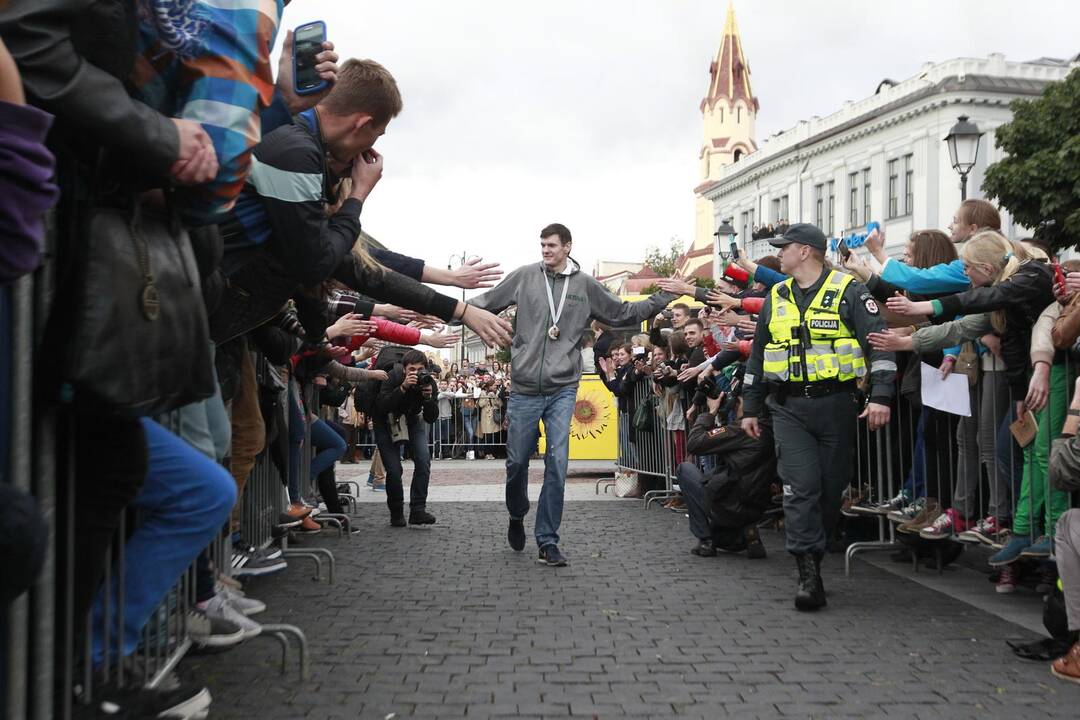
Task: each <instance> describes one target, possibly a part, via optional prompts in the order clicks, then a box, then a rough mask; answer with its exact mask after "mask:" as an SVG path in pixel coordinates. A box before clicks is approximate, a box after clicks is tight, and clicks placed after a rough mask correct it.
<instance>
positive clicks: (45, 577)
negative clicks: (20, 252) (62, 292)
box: [0, 234, 72, 720]
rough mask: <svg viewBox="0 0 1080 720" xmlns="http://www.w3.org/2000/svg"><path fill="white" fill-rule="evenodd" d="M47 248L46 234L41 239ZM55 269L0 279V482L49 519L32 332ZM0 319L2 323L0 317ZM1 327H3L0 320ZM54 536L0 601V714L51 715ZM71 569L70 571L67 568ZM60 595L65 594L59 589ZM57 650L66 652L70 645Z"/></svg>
mask: <svg viewBox="0 0 1080 720" xmlns="http://www.w3.org/2000/svg"><path fill="white" fill-rule="evenodd" d="M47 243H48V245H47V250H48V251H50V252H51V248H52V237H51V234H50V237H49V238H48V239H47ZM53 282H54V276H53V272H52V267H51V265H50V264H46V266H45V267H43V268H42V269H41V270H39V271H38V272H37V273H35V274H34V275H27V276H24V277H22V278H20V279H19V280H17V281H15V282H14V283H13V284H12V285H10V286H8V287H0V293H2V294H3V298H0V304H2V305H3V308H4V309H5V310H6V314H7V321H8V325H9V327H8V329H10V338H11V343H10V346H9V347H10V353H11V358H10V362H11V376H10V385H9V386H8V388H9V391H10V392H9V395H8V397H0V403H5V404H7V406H8V407H7V410H8V423H9V426H8V427H3V428H0V432H5V433H8V440H9V449H8V453H9V454H8V467H7V468H2V470H3V471H4V472H3V476H2V480H0V481H2V482H6V483H8V484H10V485H12V486H13V487H14V488H16V489H18V490H22V491H24V492H27V493H30V494H31V495H33V496H34V498H35V499H36V501H37V503H38V507H39V509H40V510H41V512H42V513H43V515H44V517H45V519H46V520H47V521H48V523H49V525H50V527H52V526H53V525H54V523H55V517H56V512H57V510H56V505H57V493H56V453H55V444H56V431H55V427H54V417H55V414H54V412H53V409H52V408H51V407H48V406H45V405H41V404H38V403H35V402H34V398H33V396H32V388H33V387H34V368H35V353H34V348H35V347H36V345H37V339H38V338H40V336H41V333H42V331H43V327H44V318H45V317H46V315H47V309H48V306H49V303H50V301H51V296H52V290H53ZM0 326H2V323H0ZM0 331H2V327H0ZM56 557H57V556H56V536H55V533H50V534H49V539H48V546H47V548H46V553H45V563H44V566H43V568H42V571H41V574H40V576H39V577H38V579H37V581H36V582H35V583H34V584H33V586H32V587H31V588H30V590H29V591H28V592H26V593H23V594H22V595H21V596H19V597H17V598H16V599H15V600H13V601H12V602H11V603H10V604H8V605H6V606H4V605H0V669H2V670H0V714H3V715H4V716H5V717H9V718H32V719H33V720H38V719H43V718H50V717H52V703H53V681H54V670H53V668H54V658H53V652H54V648H56V645H57V642H58V639H57V638H56V636H55V630H54V627H55V625H54V612H55V608H56V603H57V583H56V579H57V578H59V577H62V576H64V575H65V573H64V569H58V568H57V565H56ZM67 576H68V577H70V572H68V573H67ZM59 597H60V598H61V602H65V603H69V602H70V599H69V596H68V595H67V594H65V593H61V594H60V596H59ZM60 642H61V648H62V650H61V651H62V652H63V653H64V654H65V656H66V657H70V656H71V654H72V651H71V649H70V648H64V647H63V643H62V639H60Z"/></svg>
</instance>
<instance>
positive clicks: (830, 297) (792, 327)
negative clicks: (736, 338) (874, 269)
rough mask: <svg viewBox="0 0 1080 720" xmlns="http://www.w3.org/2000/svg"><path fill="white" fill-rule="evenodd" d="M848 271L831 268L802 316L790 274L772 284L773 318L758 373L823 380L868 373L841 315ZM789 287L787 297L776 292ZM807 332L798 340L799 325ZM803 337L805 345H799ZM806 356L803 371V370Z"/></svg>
mask: <svg viewBox="0 0 1080 720" xmlns="http://www.w3.org/2000/svg"><path fill="white" fill-rule="evenodd" d="M851 281H852V277H851V276H850V275H845V274H844V273H840V272H837V271H835V270H830V271H829V276H828V277H827V278H826V279H825V282H824V283H823V284H822V286H821V289H820V290H818V293H817V296H816V297H814V301H813V302H811V303H810V306H809V307H807V308H806V313H805V317H804V316H803V314H802V313H800V312H799V308H798V306H797V305H796V304H795V303H794V302H793V301H792V300H790V299H788V298H791V297H792V289H793V283H794V278H788V279H787V280H786V281H784V282H782V283H777V284H776V285H773V288H772V295H771V297H772V316H771V317H770V318H769V335H770V336H771V337H770V338H769V342H768V344H766V345H765V356H764V362H763V364H762V373H763V374H764V376H765V379H767V380H773V381H777V382H785V381H791V382H818V381H821V380H837V381H845V380H854V379H855V378H860V377H863V376H864V375H866V359H865V358H864V357H863V351H862V347H860V345H859V341H858V340H857V339H856V338H855V334H854V333H853V332H852V331H851V329H850V328H848V326H847V325H845V324H844V321H843V320H841V319H840V299H841V298H842V297H843V295H844V290H845V289H846V288H847V286H848V283H850V282H851ZM785 287H786V288H787V293H785V294H786V296H787V297H783V296H782V295H781V294H780V289H781V288H785ZM804 323H805V326H806V329H807V331H808V332H807V333H806V334H804V338H800V332H799V330H800V328H801V327H802V326H803V325H804ZM805 335H808V336H809V343H808V344H807V345H806V347H805V348H804V347H803V339H805ZM804 356H805V362H806V373H805V375H804V373H803V358H804Z"/></svg>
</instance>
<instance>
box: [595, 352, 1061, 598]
mask: <svg viewBox="0 0 1080 720" xmlns="http://www.w3.org/2000/svg"><path fill="white" fill-rule="evenodd" d="M912 361H913V362H918V359H917V358H915V359H914V360H912ZM994 362H996V363H997V366H996V367H997V368H1001V367H1002V366H1001V365H1000V361H994ZM1059 366H1060V367H1059V368H1058V369H1056V370H1055V372H1058V371H1060V372H1061V373H1062V374H1063V376H1064V377H1065V378H1066V381H1065V382H1063V383H1061V384H1062V385H1063V386H1064V387H1065V388H1067V389H1068V392H1067V393H1062V392H1057V393H1055V396H1054V397H1051V399H1050V403H1051V405H1053V408H1052V410H1051V412H1052V414H1053V419H1052V421H1051V423H1052V424H1053V425H1054V428H1056V430H1052V431H1050V432H1042V433H1039V434H1038V436H1037V437H1036V439H1035V440H1034V441H1033V442H1034V443H1036V444H1035V445H1033V446H1032V447H1033V449H1034V451H1035V452H1033V453H1031V454H1030V455H1029V457H1028V459H1027V460H1026V461H1025V460H1024V452H1023V450H1022V449H1021V448H1020V446H1019V445H1018V444H1017V443H1016V442H1015V441H1014V440H1013V436H1012V435H1011V434H1010V433H1009V432H1008V426H1009V424H1010V423H1011V422H1012V421H1013V420H1015V409H1014V408H1015V405H1016V403H1017V401H1019V400H1023V399H1024V398H1022V397H1015V396H1014V395H1013V394H1012V393H1010V391H1009V389H1008V387H1006V386H1004V385H1003V384H1002V383H1000V382H996V380H997V379H998V378H997V377H996V375H995V373H999V372H1000V369H992V370H988V371H987V372H985V373H983V377H984V378H986V379H987V381H986V382H973V383H972V384H971V387H970V408H971V415H970V416H961V415H956V414H952V413H948V412H944V411H941V410H936V409H934V408H931V407H928V406H924V405H923V404H922V402H921V400H920V399H919V397H918V394H917V393H916V394H915V395H912V394H910V393H905V392H903V391H902V390H901V389H900V387H899V385H900V382H901V380H900V379H899V378H898V380H897V383H898V393H897V400H896V402H895V406H894V409H893V414H892V421H891V422H890V423H889V424H888V425H887V426H886V427H885V428H883V429H880V430H877V431H873V432H871V431H870V430H869V429H868V427H867V424H866V421H865V420H864V421H860V422H859V424H858V426H857V431H856V435H857V437H856V438H855V442H854V451H853V458H854V466H853V468H852V473H851V478H850V487H849V488H848V491H847V492H846V494H845V500H844V503H845V504H844V509H843V512H842V519H841V521H840V524H839V525H838V526H837V528H835V529H834V530H835V536H834V541H835V543H834V546H838V547H841V548H843V549H844V551H845V555H844V557H845V563H844V565H845V571H846V572H847V573H849V574H850V572H851V561H852V559H853V558H854V557H855V556H856V555H857V554H859V553H862V552H868V551H880V550H889V551H900V554H899V555H898V557H902V558H903V559H905V560H910V562H911V563H912V565H913V567H914V568H915V569H918V568H919V567H920V564H921V563H922V562H924V561H928V560H929V561H931V564H933V565H935V566H936V567H937V569H938V570H939V571H941V570H942V569H943V567H944V566H945V565H947V564H948V563H949V562H952V561H953V560H954V559H955V558H956V557H957V556H958V555H959V554H960V552H962V551H963V550H964V549H965V548H973V547H975V546H982V547H988V548H989V550H991V551H992V550H1000V549H1001V547H1002V546H1003V545H1004V544H1005V543H1007V542H1008V540H1009V538H1010V534H1009V532H1008V531H1004V532H1000V533H995V535H994V536H993V537H990V536H989V535H986V534H984V535H982V536H979V535H978V534H977V533H975V532H973V529H974V526H975V524H976V521H977V520H979V519H984V520H985V519H988V518H990V517H993V518H995V519H996V520H997V522H998V525H999V526H1000V527H1004V528H1007V527H1009V526H1010V523H1011V521H1012V520H1013V518H1014V517H1015V515H1016V514H1017V513H1019V512H1027V513H1030V514H1031V515H1032V522H1031V523H1030V526H1029V529H1028V531H1027V539H1028V540H1029V541H1030V543H1031V544H1032V545H1033V546H1034V545H1037V544H1038V543H1039V542H1040V541H1044V542H1046V543H1048V545H1049V552H1047V553H1046V554H1038V555H1036V554H1034V553H1032V554H1030V555H1025V556H1023V557H1024V559H1025V560H1030V561H1031V563H1029V564H1026V565H1024V566H1022V568H1021V569H1022V570H1023V571H1024V572H1028V571H1031V572H1033V573H1035V572H1038V571H1039V568H1038V567H1037V566H1038V565H1039V564H1041V563H1046V562H1050V561H1052V560H1053V558H1054V549H1055V534H1054V527H1053V524H1054V522H1055V521H1056V519H1057V518H1058V517H1059V516H1060V514H1061V511H1062V509H1063V508H1076V507H1080V498H1078V495H1080V493H1072V495H1071V496H1070V495H1068V494H1067V493H1063V492H1062V491H1061V490H1059V489H1057V488H1055V487H1054V486H1053V485H1052V482H1051V477H1050V473H1048V472H1046V471H1045V463H1046V461H1047V459H1048V458H1049V457H1050V454H1051V449H1052V442H1053V440H1054V438H1055V437H1056V435H1055V432H1056V431H1057V430H1060V427H1061V423H1062V422H1063V419H1064V414H1065V406H1066V405H1068V404H1069V400H1070V398H1072V397H1073V390H1072V388H1073V387H1074V384H1076V382H1077V379H1078V373H1080V365H1078V363H1077V362H1076V360H1075V359H1074V358H1073V353H1072V352H1070V353H1067V354H1066V355H1065V357H1064V358H1063V359H1062V361H1061V363H1059ZM988 367H989V366H988ZM935 372H936V370H935ZM1078 387H1080V386H1078ZM1078 396H1080V393H1078ZM642 404H646V405H648V406H650V407H652V408H653V412H655V417H654V418H653V421H652V422H650V423H648V429H641V428H637V427H635V425H637V424H640V419H639V416H634V415H631V414H630V413H629V412H627V411H620V412H619V414H618V424H619V444H618V459H617V460H616V465H617V467H618V468H619V469H620V470H622V471H625V472H632V473H637V474H638V475H639V476H640V477H642V478H645V479H653V485H656V486H657V487H654V489H652V490H648V491H646V492H644V495H643V499H644V502H645V506H646V507H648V506H649V505H650V504H651V503H652V502H653V501H655V500H660V499H666V498H669V497H671V496H673V495H678V494H679V489H678V485H677V478H676V465H677V463H676V462H675V455H676V452H677V450H676V448H677V446H678V442H679V438H678V435H679V433H681V432H682V431H681V430H669V429H667V426H666V425H665V417H666V416H665V410H664V409H663V405H662V403H659V402H657V395H656V393H655V391H654V385H653V383H652V382H651V381H647V380H643V381H640V382H637V383H636V385H635V386H634V389H633V401H632V402H631V403H630V406H631V407H634V408H637V407H640V406H641V405H642ZM987 408H989V409H991V410H990V411H988V412H986V413H984V415H983V418H982V420H985V419H986V418H998V417H1001V416H999V415H997V411H1000V412H1002V413H1003V417H1004V420H998V421H997V422H996V423H995V424H994V426H993V427H991V428H981V429H980V428H977V427H975V426H976V425H977V423H978V422H980V417H979V411H980V409H984V410H985V409H987ZM822 422H828V418H822ZM720 424H723V423H720ZM984 424H987V423H985V422H984ZM735 431H736V432H741V431H740V430H738V429H736V430H735ZM687 460H688V461H690V462H696V463H700V462H701V458H694V457H689V458H687ZM1036 463H1040V464H1042V466H1043V469H1042V470H1041V472H1037V469H1036V467H1035V464H1036ZM1024 472H1027V473H1029V474H1030V475H1032V476H1033V477H1034V476H1035V475H1036V474H1038V475H1041V477H1038V478H1037V483H1038V485H1037V486H1036V487H1034V488H1033V489H1032V490H1031V495H1032V497H1030V498H1025V497H1021V491H1020V488H1021V478H1022V474H1023V473H1024ZM775 484H776V485H777V486H778V487H779V486H782V484H783V481H782V478H780V477H777V478H776V480H775ZM900 496H904V497H905V502H906V504H907V506H908V507H912V506H918V509H920V511H921V508H922V507H923V506H926V505H929V506H930V508H928V509H927V511H926V512H925V513H924V515H923V516H924V519H925V520H927V521H932V520H933V519H935V518H936V517H940V516H941V515H942V514H943V513H944V512H945V511H947V510H949V509H951V508H953V507H954V506H956V505H958V504H962V505H963V507H964V511H963V513H962V514H963V516H964V517H965V518H966V522H962V523H961V524H960V525H959V526H957V527H954V529H953V530H952V531H949V532H946V533H944V534H940V535H935V534H934V533H933V532H931V531H928V526H929V525H930V524H931V523H930V522H926V523H925V524H917V525H916V526H910V525H908V524H909V523H911V521H913V520H916V519H917V518H916V516H915V515H913V514H912V513H911V511H908V513H907V514H898V511H899V510H900V509H901V508H899V507H895V508H894V507H891V506H890V507H883V505H884V504H885V503H887V502H888V501H890V500H894V499H896V498H898V497H900ZM1040 497H1041V499H1040ZM1055 498H1056V499H1055ZM1062 502H1063V503H1064V505H1062ZM905 526H906V527H905ZM912 529H913V530H914V532H911V530H912ZM1043 568H1044V569H1045V565H1043ZM994 572H995V574H998V573H1000V570H997V569H995V570H994ZM1047 574H1049V573H1047ZM1013 582H1014V584H1015V582H1016V581H1015V580H1013ZM1037 587H1038V588H1039V589H1041V590H1045V589H1046V588H1047V583H1044V582H1038V583H1037ZM1005 591H1006V592H1007V591H1009V590H1005Z"/></svg>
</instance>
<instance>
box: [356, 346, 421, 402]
mask: <svg viewBox="0 0 1080 720" xmlns="http://www.w3.org/2000/svg"><path fill="white" fill-rule="evenodd" d="M411 349H412V348H408V347H404V346H402V345H387V346H386V347H384V348H383V349H382V350H379V354H378V355H377V356H376V357H375V367H374V368H372V369H373V370H385V371H386V372H390V371H392V370H393V369H394V368H395V367H402V363H401V359H402V358H403V357H405V353H406V352H408V351H409V350H411ZM380 392H382V380H366V381H364V382H362V383H360V384H359V385H357V386H356V391H355V392H354V394H353V405H354V406H355V407H356V409H357V411H358V412H362V413H364V414H365V415H367V416H369V417H370V416H374V414H375V398H377V397H378V396H379V393H380Z"/></svg>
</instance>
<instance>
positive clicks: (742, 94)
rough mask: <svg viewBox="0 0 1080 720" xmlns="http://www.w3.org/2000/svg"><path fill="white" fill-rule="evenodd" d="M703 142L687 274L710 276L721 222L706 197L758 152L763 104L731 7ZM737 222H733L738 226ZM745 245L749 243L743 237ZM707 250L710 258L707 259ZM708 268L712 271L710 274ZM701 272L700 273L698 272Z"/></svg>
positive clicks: (712, 76)
mask: <svg viewBox="0 0 1080 720" xmlns="http://www.w3.org/2000/svg"><path fill="white" fill-rule="evenodd" d="M700 109H701V116H702V121H703V122H702V125H703V142H702V145H701V151H700V154H699V162H700V166H699V176H698V186H697V187H696V188H695V189H694V193H695V195H696V196H697V197H696V199H695V204H696V222H695V227H694V243H693V245H692V246H691V247H690V248H689V250H688V252H687V255H688V256H690V257H688V258H687V260H688V261H689V262H687V263H686V265H687V267H686V269H685V271H684V272H686V274H694V275H697V276H711V275H712V271H713V256H714V255H715V250H714V244H713V243H714V240H715V238H714V237H713V233H714V232H715V231H716V224H717V223H716V219H714V217H713V204H712V202H710V201H709V200H706V199H705V198H704V197H702V195H701V193H702V192H703V191H704V190H705V189H706V188H707V187H709V185H711V184H712V183H713V182H714V181H715V180H717V179H718V178H719V177H720V169H721V168H722V167H724V166H725V165H730V164H732V163H734V162H738V160H739V158H741V157H742V156H744V155H747V154H749V153H751V152H754V151H755V150H757V143H756V142H755V141H754V137H755V134H754V121H755V119H756V118H757V111H758V101H757V98H756V97H754V91H753V89H752V88H751V86H750V64H749V63H748V62H747V61H746V56H745V55H744V54H743V47H742V39H741V38H740V37H739V27H738V25H737V24H736V23H735V8H734V7H733V6H732V5H731V4H730V3H729V4H728V10H727V18H726V19H725V21H724V32H723V36H722V37H721V39H720V49H719V50H718V51H717V53H716V58H715V59H714V60H713V61H712V63H711V64H710V65H709V89H708V92H707V93H706V95H705V99H704V100H702V101H701V108H700ZM737 220H738V219H737V218H736V219H734V220H733V223H735V222H737ZM739 239H740V240H745V238H742V237H740V238H739ZM706 251H707V254H706ZM704 266H707V267H708V272H705V270H704ZM695 271H696V272H695Z"/></svg>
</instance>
